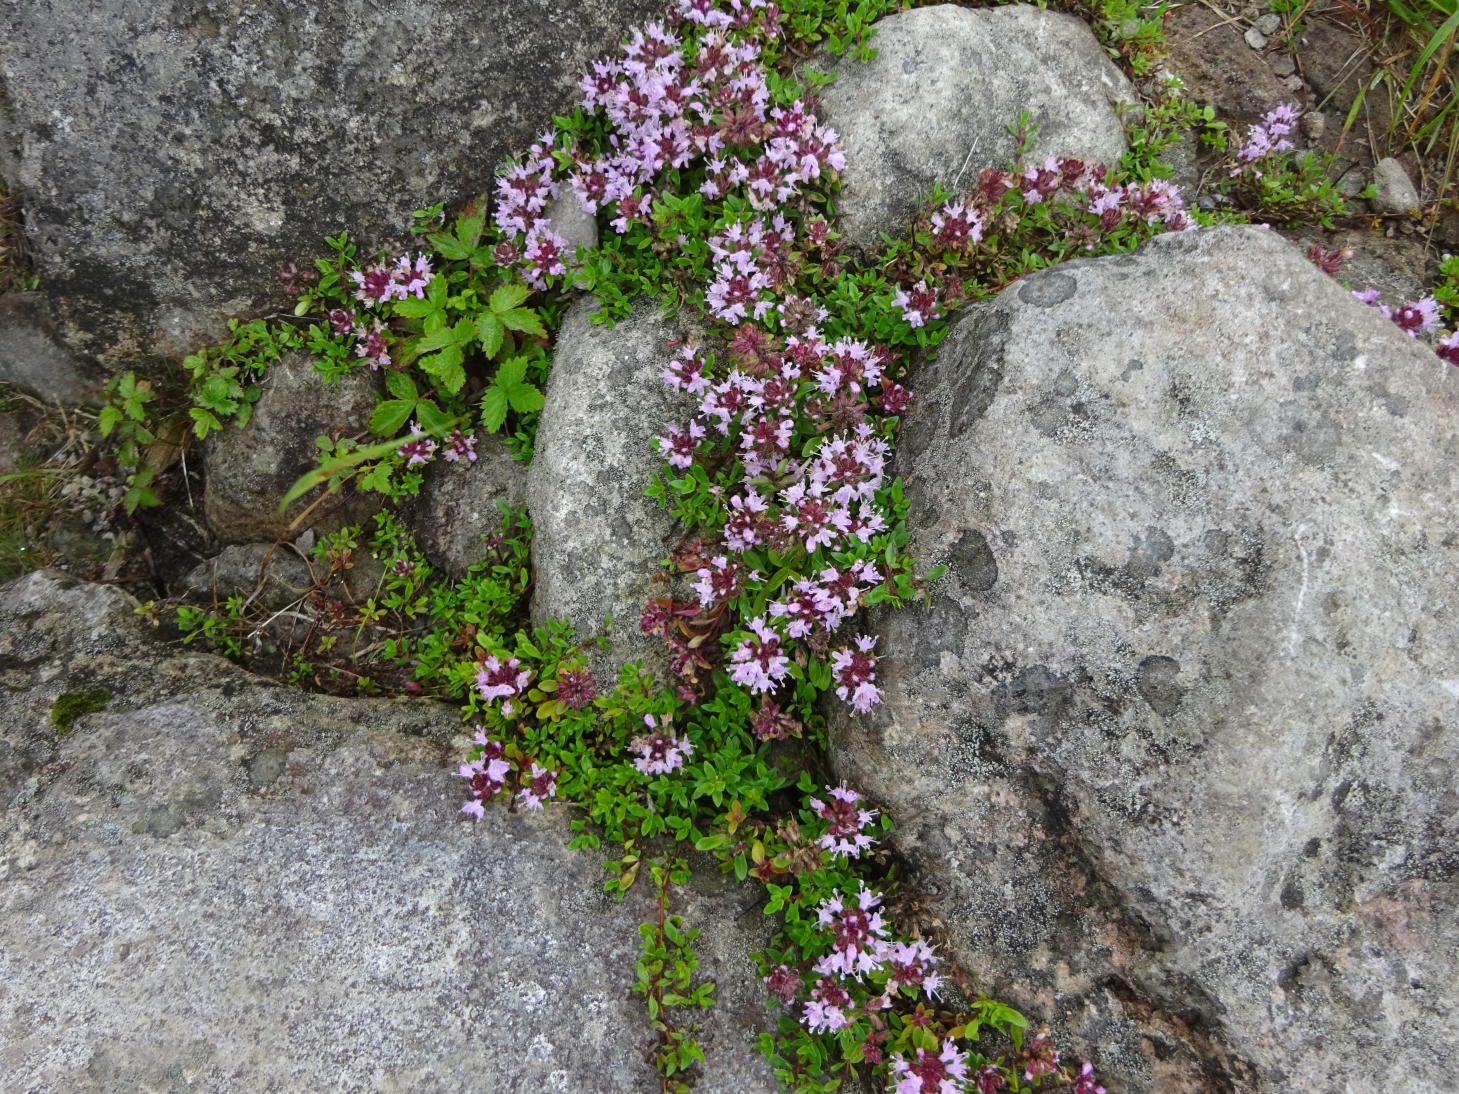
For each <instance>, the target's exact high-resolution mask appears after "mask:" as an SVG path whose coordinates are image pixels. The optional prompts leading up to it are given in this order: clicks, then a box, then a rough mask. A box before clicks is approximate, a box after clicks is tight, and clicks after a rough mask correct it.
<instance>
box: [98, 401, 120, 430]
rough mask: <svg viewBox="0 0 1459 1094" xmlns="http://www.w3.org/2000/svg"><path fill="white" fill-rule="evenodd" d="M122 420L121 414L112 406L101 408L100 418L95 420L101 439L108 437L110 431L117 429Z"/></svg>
mask: <svg viewBox="0 0 1459 1094" xmlns="http://www.w3.org/2000/svg"><path fill="white" fill-rule="evenodd" d="M121 420H122V412H121V411H120V410H118V409H117V408H116V407H114V406H104V407H102V408H101V417H100V418H98V419H97V420H96V425H97V428H98V429H100V430H101V435H102V436H103V437H110V436H111V431H112V430H113V429H115V428H116V427H117V424H118V423H119V422H121Z"/></svg>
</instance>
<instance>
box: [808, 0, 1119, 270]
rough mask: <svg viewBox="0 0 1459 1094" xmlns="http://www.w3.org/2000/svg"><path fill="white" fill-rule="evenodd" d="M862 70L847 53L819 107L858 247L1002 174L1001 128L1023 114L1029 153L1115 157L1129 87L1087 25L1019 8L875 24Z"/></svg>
mask: <svg viewBox="0 0 1459 1094" xmlns="http://www.w3.org/2000/svg"><path fill="white" fill-rule="evenodd" d="M873 44H874V45H875V47H876V50H877V56H876V58H875V59H874V60H872V61H871V62H869V63H865V64H863V63H862V62H860V61H858V60H856V59H855V57H854V56H853V55H852V54H850V53H848V54H846V55H845V56H844V57H843V58H841V59H840V60H839V61H837V62H836V63H835V64H834V65H832V66H830V67H829V71H831V72H834V73H835V75H836V82H835V83H834V84H832V85H831V86H830V87H829V88H827V89H826V90H825V91H824V92H823V94H822V96H821V101H822V105H823V107H824V109H823V114H824V116H825V119H826V121H827V122H828V123H829V124H830V125H831V126H832V128H834V129H835V130H836V132H837V133H838V134H840V137H841V144H842V147H843V148H844V149H845V152H846V169H845V171H844V172H842V194H841V197H840V199H839V201H838V203H837V207H838V209H839V210H840V213H841V220H840V223H839V224H838V225H837V227H838V229H839V230H840V231H842V232H844V233H845V235H846V236H847V238H848V239H850V240H851V241H852V242H853V243H857V244H859V245H861V246H863V247H875V246H877V244H878V239H879V236H880V233H882V232H886V233H889V234H893V235H894V234H896V233H897V232H899V231H901V230H902V229H903V228H905V227H906V225H907V223H908V221H910V220H911V218H912V216H913V215H914V214H915V213H916V211H917V208H918V202H919V201H920V200H922V199H925V198H926V197H927V196H928V195H929V194H930V193H931V192H932V184H933V183H934V182H941V183H942V185H943V186H944V187H945V188H948V189H951V190H956V189H957V188H958V186H959V185H960V184H961V185H963V186H967V185H970V184H971V183H973V182H976V181H977V178H978V172H979V171H980V170H981V169H982V168H984V167H998V168H1002V167H1006V166H1007V164H1008V163H1009V162H1010V161H1011V160H1012V159H1013V156H1014V153H1015V151H1016V147H1015V145H1014V141H1013V137H1012V136H1011V135H1010V134H1009V133H1008V127H1009V126H1010V125H1013V124H1015V123H1016V122H1017V121H1018V118H1019V114H1020V113H1021V112H1023V111H1025V110H1027V111H1028V112H1029V113H1030V114H1031V115H1032V118H1033V121H1034V123H1035V124H1037V125H1038V126H1039V131H1038V134H1037V136H1036V137H1035V138H1034V143H1033V153H1032V154H1033V156H1035V157H1036V158H1037V159H1038V160H1039V161H1042V159H1043V158H1044V157H1045V156H1077V157H1080V158H1083V159H1090V160H1097V161H1101V162H1108V161H1112V160H1117V159H1118V158H1119V157H1120V156H1121V155H1122V154H1123V153H1124V151H1125V134H1124V129H1123V127H1122V126H1121V125H1120V119H1119V115H1118V114H1117V112H1116V110H1115V104H1116V103H1133V102H1134V101H1135V92H1134V89H1133V88H1132V87H1131V86H1130V84H1129V81H1127V80H1126V79H1125V78H1124V76H1122V75H1121V74H1120V71H1119V70H1118V69H1117V68H1115V66H1114V64H1113V63H1111V61H1110V59H1109V57H1107V56H1106V55H1105V52H1104V49H1103V48H1102V47H1101V46H1100V44H1099V42H1098V41H1096V40H1095V37H1094V35H1093V33H1092V32H1091V31H1090V29H1089V27H1088V26H1087V25H1086V24H1085V23H1083V22H1081V21H1080V20H1079V19H1076V18H1075V17H1074V16H1072V15H1060V14H1056V13H1054V12H1048V11H1040V10H1039V9H1037V8H1033V7H1029V6H1027V5H1023V4H1020V5H1014V6H1011V7H1000V8H989V9H982V10H978V11H973V10H970V9H968V8H963V7H958V6H955V5H951V4H943V5H939V6H937V7H931V8H918V9H916V10H914V11H907V12H902V13H901V14H899V15H893V16H891V17H890V18H888V19H883V20H882V21H880V22H879V23H877V25H876V38H875V40H874V43H873Z"/></svg>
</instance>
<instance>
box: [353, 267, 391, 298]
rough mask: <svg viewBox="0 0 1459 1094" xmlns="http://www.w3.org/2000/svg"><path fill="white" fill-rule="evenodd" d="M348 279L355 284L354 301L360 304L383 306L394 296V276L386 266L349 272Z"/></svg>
mask: <svg viewBox="0 0 1459 1094" xmlns="http://www.w3.org/2000/svg"><path fill="white" fill-rule="evenodd" d="M350 279H351V280H352V281H354V283H355V299H356V300H358V301H360V302H361V303H364V304H383V303H384V302H385V301H387V300H389V299H391V298H392V297H394V295H395V274H394V271H392V270H391V269H390V268H389V267H387V266H372V267H371V268H370V269H368V270H351V271H350Z"/></svg>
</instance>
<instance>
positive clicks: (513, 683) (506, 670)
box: [476, 654, 532, 713]
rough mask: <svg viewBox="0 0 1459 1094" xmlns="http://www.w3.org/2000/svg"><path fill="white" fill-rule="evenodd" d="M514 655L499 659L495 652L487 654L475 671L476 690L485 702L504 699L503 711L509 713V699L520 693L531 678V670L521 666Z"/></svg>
mask: <svg viewBox="0 0 1459 1094" xmlns="http://www.w3.org/2000/svg"><path fill="white" fill-rule="evenodd" d="M521 665H522V663H521V662H520V661H518V660H517V659H516V658H515V657H508V658H507V659H506V660H505V661H502V660H500V659H499V658H498V657H497V656H496V654H492V655H491V656H489V657H488V658H487V659H486V660H485V661H484V662H483V663H482V666H481V668H480V669H478V670H477V673H476V692H477V694H478V695H480V696H481V697H482V698H483V699H485V700H486V701H487V702H491V701H492V700H494V699H505V700H507V703H506V704H505V705H504V706H503V708H502V709H503V713H511V710H510V704H511V700H512V699H514V698H516V697H517V696H518V695H520V694H522V692H523V691H525V690H526V688H527V681H528V680H530V679H531V678H532V673H531V670H529V669H524V668H522V667H521Z"/></svg>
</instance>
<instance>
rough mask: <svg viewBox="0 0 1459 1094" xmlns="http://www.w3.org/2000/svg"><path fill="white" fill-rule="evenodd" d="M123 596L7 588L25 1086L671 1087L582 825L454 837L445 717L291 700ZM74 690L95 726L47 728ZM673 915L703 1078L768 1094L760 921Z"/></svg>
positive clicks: (745, 912) (16, 947) (627, 908)
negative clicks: (685, 944) (166, 636)
mask: <svg viewBox="0 0 1459 1094" xmlns="http://www.w3.org/2000/svg"><path fill="white" fill-rule="evenodd" d="M135 607H136V602H135V601H134V600H132V599H131V598H130V597H128V596H127V595H126V594H124V593H121V592H119V591H118V590H116V589H114V588H108V587H103V586H95V585H84V584H78V583H75V582H72V581H70V580H69V579H66V578H63V577H61V576H60V575H57V574H53V573H46V572H42V573H37V574H32V575H30V576H28V577H26V578H23V579H21V580H19V581H17V582H15V583H12V584H11V585H9V586H6V587H5V588H4V589H3V590H0V623H3V626H0V690H3V692H4V699H5V701H4V703H3V704H0V807H3V808H4V813H3V818H4V820H3V827H0V879H3V883H0V976H3V977H4V982H5V985H6V991H5V994H4V996H3V998H0V1029H3V1030H4V1031H5V1036H4V1037H0V1073H3V1074H4V1075H5V1076H6V1084H7V1087H8V1088H13V1089H17V1090H67V1091H77V1092H85V1091H98V1092H100V1091H115V1090H144V1089H165V1090H210V1091H239V1092H242V1091H257V1090H301V1089H308V1090H324V1089H331V1090H332V1089H342V1088H349V1089H375V1090H411V1091H461V1090H480V1089H493V1090H503V1091H516V1090H523V1091H525V1090H549V1091H569V1092H582V1094H589V1092H593V1094H597V1092H622V1094H630V1092H632V1094H637V1092H640V1091H644V1090H649V1089H657V1086H658V1083H657V1080H656V1079H655V1076H654V1074H653V1070H652V1067H651V1063H650V1059H651V1056H650V1051H651V1047H652V1044H653V1040H652V1032H651V1030H650V1028H649V1026H648V1023H647V1018H646V1014H645V1011H644V1007H643V1003H642V1001H641V1000H639V999H637V998H634V997H631V996H630V995H629V990H628V989H629V986H630V984H631V982H632V963H633V960H634V958H635V956H636V955H637V952H638V935H637V929H636V927H637V924H638V923H639V922H642V921H644V920H645V919H646V918H647V917H648V916H649V915H650V914H651V910H652V905H653V903H654V902H653V900H652V899H651V897H650V894H649V893H648V892H647V888H648V887H647V886H646V885H640V886H639V887H637V888H636V889H635V890H633V891H632V892H630V894H629V896H628V898H627V899H626V900H625V901H623V902H621V903H620V902H617V901H615V900H614V899H612V898H611V897H609V896H607V895H606V894H604V893H603V892H602V889H601V882H602V877H601V871H600V869H599V866H598V861H597V857H596V856H594V855H592V854H582V853H577V852H569V851H567V850H566V849H565V846H564V845H565V842H566V839H567V838H568V836H569V834H570V833H569V832H568V830H567V822H568V816H567V813H566V811H565V810H563V809H550V810H548V811H547V812H546V813H545V814H515V815H513V814H508V813H507V812H506V811H505V810H504V809H495V810H491V811H490V812H489V813H488V815H487V817H486V819H485V820H483V821H481V822H479V823H473V822H470V821H468V820H465V819H462V818H461V817H460V816H459V813H458V809H459V805H460V794H459V793H458V792H457V787H456V785H455V783H456V781H457V780H455V779H454V777H453V776H452V773H451V771H450V769H449V766H448V762H449V760H450V759H451V755H452V753H453V749H452V748H451V747H450V745H449V744H448V743H447V742H448V739H449V736H450V734H451V733H452V732H453V731H454V730H455V729H457V728H459V722H458V720H457V715H456V712H455V711H454V710H452V709H450V708H448V707H444V706H438V705H434V704H429V703H402V702H391V701H381V700H343V699H333V698H327V697H323V696H318V695H308V694H305V693H302V692H299V691H296V690H294V689H292V688H286V687H278V686H272V685H270V684H268V683H265V682H263V681H260V680H258V679H256V678H253V677H251V676H249V675H248V674H246V673H244V672H243V671H242V670H240V669H238V668H236V667H234V666H232V665H230V664H228V663H227V662H224V661H222V660H220V659H218V658H216V657H212V656H209V655H205V654H197V653H192V652H190V651H187V650H184V651H182V652H175V651H171V650H169V649H167V648H164V647H160V646H158V645H156V644H155V643H154V642H152V641H151V640H150V639H149V638H148V636H147V635H146V634H144V633H143V632H142V626H143V625H142V624H141V623H140V622H139V621H138V619H137V616H136V615H135V614H134V609H135ZM76 689H85V690H86V691H92V690H93V689H101V692H102V694H103V695H104V696H105V708H104V709H102V710H100V711H94V712H92V713H87V714H84V715H82V716H80V717H78V718H76V720H75V723H74V726H73V728H72V729H71V730H70V732H69V733H67V734H66V735H65V736H63V737H60V738H59V739H58V738H57V736H56V734H55V733H54V732H53V731H52V730H51V727H50V723H49V711H50V709H51V708H52V705H53V704H54V702H55V700H56V698H57V697H58V696H60V695H64V694H67V693H69V692H72V691H75V690H76ZM717 884H718V883H717V881H716V879H709V881H708V883H707V885H706V886H704V888H707V890H708V891H706V892H699V891H691V892H688V893H686V894H684V895H683V897H682V900H681V901H680V903H679V907H680V908H681V909H682V910H683V911H684V912H685V914H686V916H687V917H688V919H689V921H690V923H691V924H694V923H697V924H698V925H701V926H704V927H705V929H706V930H705V936H704V937H703V939H702V941H701V945H700V952H701V954H702V955H703V956H704V958H705V965H706V968H705V975H706V976H708V977H711V978H716V979H717V980H718V983H719V991H718V992H717V994H718V995H719V996H720V998H721V999H722V1000H723V1002H722V1005H721V1006H719V1007H717V1008H716V1009H715V1010H714V1011H712V1012H710V1016H709V1018H708V1019H707V1023H708V1028H707V1031H706V1034H705V1036H704V1043H705V1048H706V1053H707V1055H708V1057H709V1061H710V1062H709V1064H708V1067H707V1069H706V1074H705V1077H704V1079H703V1081H702V1082H701V1084H700V1086H699V1087H698V1088H697V1089H706V1090H712V1091H718V1092H723V1094H730V1092H741V1091H747V1092H758V1091H764V1092H766V1094H769V1092H770V1091H772V1090H774V1083H773V1080H772V1078H771V1077H770V1076H769V1074H768V1072H767V1069H766V1067H765V1065H764V1063H763V1061H762V1060H761V1059H760V1057H759V1053H758V1051H757V1050H756V1048H755V1047H754V1039H755V1036H756V1034H757V1033H758V1032H759V1030H760V1028H762V1027H763V1026H764V1022H765V1011H764V1008H763V1005H762V1002H761V1000H762V998H763V993H762V992H761V990H760V985H759V984H758V982H757V981H756V979H755V977H754V975H753V969H752V968H751V966H750V965H749V962H748V961H747V960H746V959H745V958H744V956H743V955H744V953H745V952H746V951H747V950H749V949H753V948H755V947H756V946H757V945H760V944H762V943H763V941H764V940H763V938H762V937H761V936H760V935H759V934H758V933H757V932H759V931H762V930H763V929H764V928H763V921H764V917H763V916H761V915H760V914H759V912H758V909H756V908H753V907H750V908H745V907H743V906H739V905H736V904H735V901H734V899H733V894H731V897H730V898H729V899H727V898H726V897H725V896H724V895H722V894H719V893H718V892H717V891H716V886H717Z"/></svg>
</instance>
